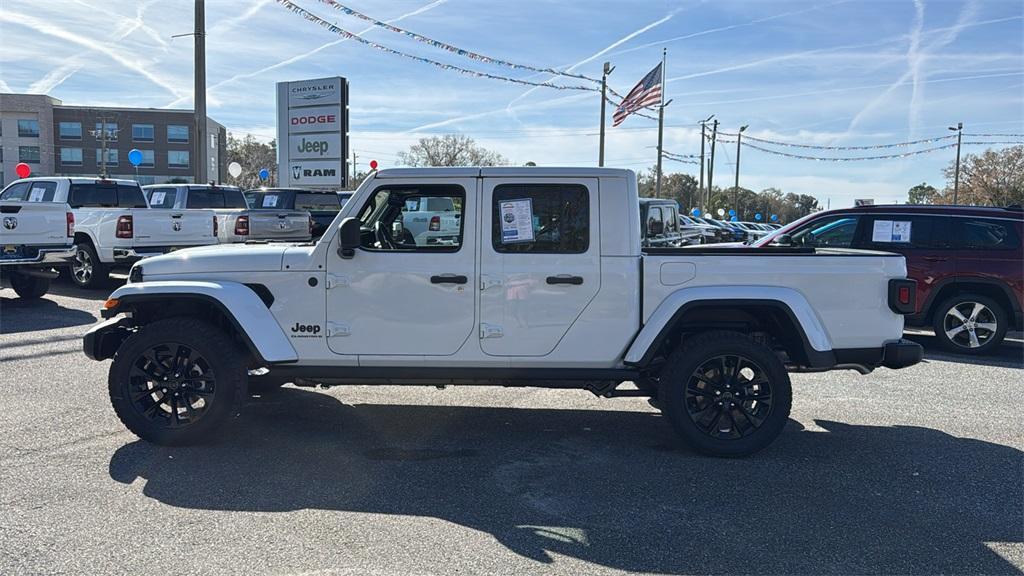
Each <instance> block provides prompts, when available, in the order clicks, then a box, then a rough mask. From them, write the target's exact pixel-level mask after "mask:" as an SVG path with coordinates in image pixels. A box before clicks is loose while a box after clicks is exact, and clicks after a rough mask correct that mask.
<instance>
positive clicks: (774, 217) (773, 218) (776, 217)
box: [772, 214, 779, 222]
mask: <svg viewBox="0 0 1024 576" xmlns="http://www.w3.org/2000/svg"><path fill="white" fill-rule="evenodd" d="M778 219H779V217H778V215H776V214H772V222H775V221H776V220H778Z"/></svg>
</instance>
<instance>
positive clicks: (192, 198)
mask: <svg viewBox="0 0 1024 576" xmlns="http://www.w3.org/2000/svg"><path fill="white" fill-rule="evenodd" d="M187 202H188V205H187V206H186V207H187V208H248V205H247V204H246V202H245V196H243V195H242V191H241V190H239V189H238V188H189V190H188V201H187Z"/></svg>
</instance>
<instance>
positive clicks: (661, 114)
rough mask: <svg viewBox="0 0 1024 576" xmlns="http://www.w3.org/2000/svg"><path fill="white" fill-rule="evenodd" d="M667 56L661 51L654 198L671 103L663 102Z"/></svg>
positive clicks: (658, 188) (659, 191)
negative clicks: (666, 111)
mask: <svg viewBox="0 0 1024 576" xmlns="http://www.w3.org/2000/svg"><path fill="white" fill-rule="evenodd" d="M667 55H668V49H667V48H662V49H661V79H660V82H661V105H660V106H658V169H657V170H658V175H657V180H655V182H654V197H655V198H661V157H662V143H663V142H664V136H665V106H668V105H669V104H671V103H672V101H671V100H669V101H668V102H665V58H666V57H667Z"/></svg>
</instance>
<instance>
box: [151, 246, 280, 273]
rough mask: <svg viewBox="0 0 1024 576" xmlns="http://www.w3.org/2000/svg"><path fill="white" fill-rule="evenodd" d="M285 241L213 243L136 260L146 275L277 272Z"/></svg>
mask: <svg viewBox="0 0 1024 576" xmlns="http://www.w3.org/2000/svg"><path fill="white" fill-rule="evenodd" d="M289 247H290V245H289V244H214V245H213V246H201V247H197V248H186V249H184V250H177V251H175V252H171V253H170V254H163V255H161V256H154V257H152V258H146V259H145V260H142V261H141V262H140V264H141V266H142V269H143V273H144V274H145V275H146V276H150V275H153V274H192V273H196V272H277V271H279V270H281V262H282V260H283V258H284V252H285V250H287V249H288V248H289Z"/></svg>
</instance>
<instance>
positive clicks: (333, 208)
mask: <svg viewBox="0 0 1024 576" xmlns="http://www.w3.org/2000/svg"><path fill="white" fill-rule="evenodd" d="M292 208H293V209H295V210H306V211H308V212H337V211H338V210H341V200H340V199H339V198H338V195H337V194H334V193H326V194H318V193H316V192H296V193H295V205H294V206H293V207H292Z"/></svg>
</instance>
